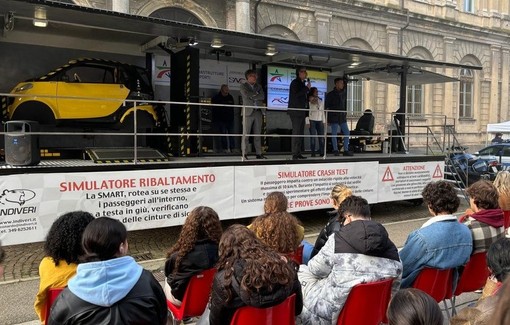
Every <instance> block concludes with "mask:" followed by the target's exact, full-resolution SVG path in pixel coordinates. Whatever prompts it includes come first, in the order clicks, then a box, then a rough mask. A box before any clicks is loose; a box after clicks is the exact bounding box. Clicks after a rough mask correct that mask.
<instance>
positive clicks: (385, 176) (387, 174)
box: [382, 166, 395, 182]
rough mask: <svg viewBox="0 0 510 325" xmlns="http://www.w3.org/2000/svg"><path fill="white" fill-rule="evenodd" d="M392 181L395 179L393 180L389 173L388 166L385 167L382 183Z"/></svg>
mask: <svg viewBox="0 0 510 325" xmlns="http://www.w3.org/2000/svg"><path fill="white" fill-rule="evenodd" d="M394 180H395V178H393V174H392V173H391V169H390V166H388V167H386V170H385V171H384V175H383V178H382V181H383V182H393V181H394Z"/></svg>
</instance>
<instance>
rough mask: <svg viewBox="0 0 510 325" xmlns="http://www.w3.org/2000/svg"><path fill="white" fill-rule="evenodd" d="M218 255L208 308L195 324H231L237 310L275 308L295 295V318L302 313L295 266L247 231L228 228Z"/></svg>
mask: <svg viewBox="0 0 510 325" xmlns="http://www.w3.org/2000/svg"><path fill="white" fill-rule="evenodd" d="M219 254H220V259H219V261H218V264H217V266H216V267H217V269H218V272H217V273H216V275H215V277H214V281H213V287H212V292H211V300H210V303H209V308H208V309H206V312H205V313H204V316H203V317H202V318H201V319H200V321H199V322H198V324H208V323H210V324H211V325H224V324H230V321H231V320H232V317H233V315H234V313H235V311H236V310H237V309H238V308H241V307H243V306H253V307H257V308H266V307H271V306H276V305H278V304H280V303H281V302H283V301H284V300H285V299H287V298H288V297H289V296H290V295H292V294H294V293H295V294H296V305H295V306H296V310H295V314H296V315H299V313H301V309H302V306H303V305H302V296H301V286H300V285H299V281H298V278H297V274H296V271H297V270H296V267H295V264H293V263H290V262H288V261H286V259H285V258H282V257H281V256H280V255H279V254H278V253H276V252H275V251H273V250H272V249H270V248H269V247H267V246H266V245H264V244H263V243H262V242H261V241H260V240H259V239H257V237H255V235H254V233H253V232H252V231H250V230H248V228H246V227H244V226H241V225H232V226H230V227H229V228H227V230H225V232H224V233H223V236H222V237H221V241H220V248H219Z"/></svg>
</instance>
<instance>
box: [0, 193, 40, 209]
mask: <svg viewBox="0 0 510 325" xmlns="http://www.w3.org/2000/svg"><path fill="white" fill-rule="evenodd" d="M34 197H35V192H34V191H32V190H25V189H16V190H4V191H3V192H2V194H0V204H3V205H5V204H7V203H17V204H19V205H20V206H23V205H24V204H25V203H26V202H28V201H30V200H32V199H33V198H34Z"/></svg>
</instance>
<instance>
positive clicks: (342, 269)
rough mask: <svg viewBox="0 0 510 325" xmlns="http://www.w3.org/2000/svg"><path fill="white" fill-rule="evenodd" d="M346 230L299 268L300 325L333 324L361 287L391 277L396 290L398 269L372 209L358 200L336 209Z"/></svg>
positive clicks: (353, 198) (395, 253)
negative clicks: (361, 284) (350, 297)
mask: <svg viewBox="0 0 510 325" xmlns="http://www.w3.org/2000/svg"><path fill="white" fill-rule="evenodd" d="M339 214H340V215H342V216H344V218H345V221H344V226H343V227H342V228H340V230H339V231H338V232H335V233H334V234H332V235H331V236H330V237H329V238H328V241H327V242H326V244H325V245H324V247H322V249H321V250H320V251H319V253H318V254H317V255H316V256H315V257H314V258H312V259H311V260H310V261H309V262H308V266H306V265H301V267H300V269H299V273H298V274H299V280H300V281H301V285H302V289H303V311H302V313H301V321H302V323H303V324H314V325H315V324H335V323H336V322H337V320H338V315H339V314H340V311H341V310H342V307H343V305H344V303H345V300H346V299H347V296H348V295H349V292H350V291H351V289H352V287H353V286H355V285H356V284H359V283H362V282H370V281H377V280H380V279H386V278H394V279H395V281H394V283H393V291H394V292H396V290H398V287H399V285H400V276H401V274H402V264H401V263H400V260H399V257H398V251H397V248H396V247H395V245H394V244H393V242H392V241H391V240H390V239H389V237H388V233H387V231H386V229H385V228H384V227H383V226H382V225H381V224H379V223H377V222H375V221H372V220H370V206H369V205H368V202H367V201H366V200H365V199H363V198H361V197H359V196H350V197H348V198H346V199H345V200H344V201H343V202H342V204H341V205H340V208H339Z"/></svg>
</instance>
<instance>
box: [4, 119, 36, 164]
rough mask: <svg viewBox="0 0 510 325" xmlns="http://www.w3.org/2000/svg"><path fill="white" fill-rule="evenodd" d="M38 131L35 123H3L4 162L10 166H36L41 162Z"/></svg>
mask: <svg viewBox="0 0 510 325" xmlns="http://www.w3.org/2000/svg"><path fill="white" fill-rule="evenodd" d="M37 131H39V124H38V123H37V122H35V121H9V122H6V123H5V136H4V141H5V143H4V145H5V148H4V150H5V162H6V163H7V164H9V165H12V166H30V165H37V164H38V163H39V162H40V161H41V153H40V151H39V137H38V136H37V135H33V134H31V132H37Z"/></svg>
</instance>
